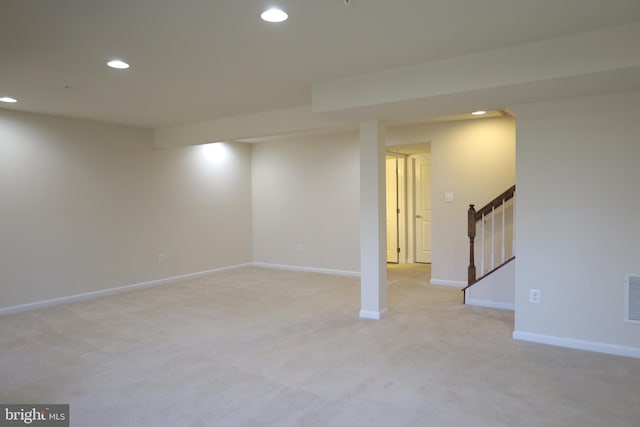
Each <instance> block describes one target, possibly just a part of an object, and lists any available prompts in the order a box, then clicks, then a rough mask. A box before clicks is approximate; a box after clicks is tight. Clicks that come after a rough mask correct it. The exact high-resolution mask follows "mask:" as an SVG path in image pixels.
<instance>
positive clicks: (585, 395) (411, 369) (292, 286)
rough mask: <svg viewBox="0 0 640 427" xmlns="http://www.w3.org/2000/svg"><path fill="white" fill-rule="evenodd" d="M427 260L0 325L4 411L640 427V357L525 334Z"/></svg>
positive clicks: (263, 280)
mask: <svg viewBox="0 0 640 427" xmlns="http://www.w3.org/2000/svg"><path fill="white" fill-rule="evenodd" d="M428 275H429V270H428V266H419V265H416V266H409V267H404V268H403V267H401V266H390V269H389V296H388V300H389V308H390V312H389V315H388V316H387V317H385V318H384V319H383V320H381V321H374V320H363V319H359V318H358V316H357V315H358V310H359V280H358V279H355V278H345V277H333V276H328V275H319V274H311V273H302V272H288V271H277V270H267V269H259V268H242V269H237V270H229V271H225V272H220V273H216V274H213V275H210V276H207V277H202V278H199V279H196V280H191V281H186V282H182V283H176V284H172V285H167V286H161V287H156V288H152V289H146V290H142V291H137V292H131V293H127V294H120V295H116V296H111V297H105V298H101V299H95V300H90V301H84V302H79V303H73V304H67V305H62V306H56V307H50V308H46V309H41V310H36V311H30V312H25V313H18V314H12V315H6V316H2V317H0V349H1V350H0V351H1V353H0V402H2V403H29V402H32V403H70V405H71V425H72V426H78V427H79V426H91V427H92V426H563V427H566V426H597V427H602V426H607V427H615V426H628V427H638V426H640V360H636V359H628V358H622V357H615V356H607V355H602V354H596V353H588V352H582V351H578V350H569V349H562V348H556V347H550V346H544V345H537V344H531V343H523V342H517V341H513V340H512V339H511V333H512V329H513V314H512V313H510V312H506V311H497V310H490V309H481V308H473V307H467V306H463V305H461V301H462V295H461V293H460V291H459V290H458V289H454V288H447V287H439V286H431V285H428V284H427V283H428V281H427V280H428Z"/></svg>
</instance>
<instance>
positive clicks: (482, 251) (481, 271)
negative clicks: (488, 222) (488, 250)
mask: <svg viewBox="0 0 640 427" xmlns="http://www.w3.org/2000/svg"><path fill="white" fill-rule="evenodd" d="M481 234H482V235H481V240H480V242H481V244H482V249H481V252H480V277H482V276H484V213H483V214H482V229H481Z"/></svg>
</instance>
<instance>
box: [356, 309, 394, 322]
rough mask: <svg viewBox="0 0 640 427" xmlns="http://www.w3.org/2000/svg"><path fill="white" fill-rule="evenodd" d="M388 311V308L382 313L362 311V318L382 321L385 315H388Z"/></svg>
mask: <svg viewBox="0 0 640 427" xmlns="http://www.w3.org/2000/svg"><path fill="white" fill-rule="evenodd" d="M388 311H389V309H388V308H385V309H383V310H381V311H374V310H360V317H361V318H363V319H373V320H380V319H382V317H384V315H385V314H387V312H388Z"/></svg>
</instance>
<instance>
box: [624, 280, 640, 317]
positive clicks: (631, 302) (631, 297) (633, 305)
mask: <svg viewBox="0 0 640 427" xmlns="http://www.w3.org/2000/svg"><path fill="white" fill-rule="evenodd" d="M625 308H626V314H627V315H626V318H625V320H626V321H627V322H633V323H640V275H632V274H630V275H628V276H627V281H626V289H625Z"/></svg>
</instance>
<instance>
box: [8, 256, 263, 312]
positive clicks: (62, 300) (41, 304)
mask: <svg viewBox="0 0 640 427" xmlns="http://www.w3.org/2000/svg"><path fill="white" fill-rule="evenodd" d="M252 265H253V264H252V263H250V262H249V263H246V264H238V265H232V266H228V267H220V268H214V269H211V270H206V271H199V272H196V273H189V274H183V275H180V276H173V277H166V278H164V279H158V280H151V281H149V282H141V283H134V284H132V285H125V286H118V287H116V288H108V289H102V290H99V291H93V292H86V293H82V294H76V295H69V296H66V297H59V298H53V299H49V300H44V301H37V302H31V303H27V304H20V305H14V306H11V307H5V308H0V316H1V315H5V314H13V313H20V312H23V311H29V310H35V309H38V308H45V307H52V306H55V305H61V304H68V303H72V302H78V301H84V300H88V299H93V298H100V297H105V296H109V295H116V294H121V293H125V292H131V291H136V290H140V289H145V288H151V287H153V286H160V285H168V284H170V283H175V282H180V281H182V280H187V279H195V278H197V277H202V276H207V275H209V274H212V273H217V272H220V271H225V270H233V269H236V268H241V267H251V266H252Z"/></svg>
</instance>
